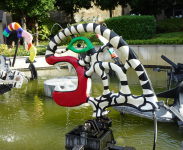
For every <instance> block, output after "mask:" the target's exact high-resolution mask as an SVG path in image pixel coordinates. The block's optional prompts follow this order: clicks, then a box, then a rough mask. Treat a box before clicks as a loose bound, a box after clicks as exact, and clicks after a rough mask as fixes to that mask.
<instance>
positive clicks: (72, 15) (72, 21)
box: [71, 12, 75, 24]
mask: <svg viewBox="0 0 183 150" xmlns="http://www.w3.org/2000/svg"><path fill="white" fill-rule="evenodd" d="M73 23H75V20H74V13H73V12H71V24H73Z"/></svg>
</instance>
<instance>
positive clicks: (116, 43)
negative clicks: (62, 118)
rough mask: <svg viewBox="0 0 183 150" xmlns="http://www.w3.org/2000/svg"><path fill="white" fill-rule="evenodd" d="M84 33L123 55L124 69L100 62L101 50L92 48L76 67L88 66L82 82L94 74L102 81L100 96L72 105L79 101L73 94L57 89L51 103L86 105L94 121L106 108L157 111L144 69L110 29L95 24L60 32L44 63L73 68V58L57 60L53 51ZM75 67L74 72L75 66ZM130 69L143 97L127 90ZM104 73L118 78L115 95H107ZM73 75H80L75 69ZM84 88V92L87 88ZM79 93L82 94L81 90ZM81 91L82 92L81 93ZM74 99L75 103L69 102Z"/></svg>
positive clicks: (47, 52) (153, 94)
mask: <svg viewBox="0 0 183 150" xmlns="http://www.w3.org/2000/svg"><path fill="white" fill-rule="evenodd" d="M83 32H94V33H96V34H99V35H102V36H103V37H105V38H106V39H107V40H108V41H109V43H110V44H111V45H112V46H113V47H114V48H117V49H118V50H120V51H121V52H122V53H123V54H124V55H125V57H126V62H125V64H124V66H123V67H119V66H118V65H116V64H114V63H111V62H102V61H101V60H102V59H101V54H102V52H103V50H102V48H101V49H100V50H99V51H97V52H96V51H95V50H94V48H91V49H90V50H88V51H87V52H86V57H85V59H84V60H77V63H78V65H79V67H81V66H85V65H86V64H89V65H90V68H89V70H87V71H81V72H82V73H83V75H84V77H85V78H88V77H90V76H91V75H92V74H93V73H94V72H95V73H97V74H98V75H99V76H100V77H101V79H102V83H103V87H104V90H103V93H102V95H101V96H99V97H97V98H93V97H90V96H88V95H86V96H83V97H84V100H81V102H80V103H79V102H78V103H77V104H76V103H75V102H74V101H80V100H78V99H79V98H78V99H77V98H76V97H75V96H74V95H73V94H72V93H71V92H72V91H70V92H64V91H59V88H55V91H54V93H53V99H54V100H55V99H57V100H56V101H57V104H60V105H62V106H69V107H72V106H75V105H79V104H82V103H85V102H87V103H89V104H90V105H91V106H92V108H93V111H94V113H93V117H100V116H103V115H106V114H107V111H106V108H107V107H111V106H122V105H125V106H130V107H134V108H136V109H138V110H140V111H155V110H156V109H157V108H158V105H157V104H156V102H157V101H158V100H157V97H156V95H155V93H154V90H153V88H152V85H151V82H150V80H149V77H148V75H147V73H146V71H145V68H144V66H143V65H142V64H141V62H140V61H139V59H138V57H137V56H136V54H135V53H134V51H133V50H132V49H131V48H130V47H129V45H128V44H127V43H126V42H125V41H124V40H123V39H122V38H121V37H120V36H119V35H117V34H116V33H114V32H113V31H111V30H110V29H108V28H106V27H104V26H101V25H99V24H95V23H86V24H79V25H75V26H71V27H68V28H66V29H64V30H62V31H61V32H60V33H58V34H57V35H55V36H54V38H53V39H52V40H51V41H50V43H49V45H48V47H47V50H46V54H45V58H46V61H47V62H48V63H49V64H50V65H53V64H57V63H59V62H61V61H68V62H70V63H71V64H72V62H71V61H70V60H72V59H73V60H74V59H76V58H74V57H70V56H64V57H60V58H56V57H55V56H54V54H55V51H56V50H57V45H58V44H59V43H60V42H61V41H62V40H63V39H64V38H66V37H68V36H72V35H75V34H80V33H83ZM67 50H68V49H65V50H63V51H62V52H63V53H64V52H66V51H67ZM73 60H72V61H73ZM74 67H75V68H76V65H75V66H74ZM130 67H132V68H133V69H134V70H135V71H136V73H137V75H138V78H139V81H140V84H141V86H142V90H143V94H142V95H140V96H135V95H133V94H132V93H131V91H130V88H129V86H128V81H127V77H126V72H127V70H128V68H130ZM80 69H81V68H80ZM105 69H111V70H113V71H115V72H116V73H117V74H118V77H119V80H120V84H121V88H120V91H119V92H118V93H111V92H110V91H109V87H108V85H109V83H108V78H107V75H106V73H105ZM76 71H77V73H79V71H78V69H77V68H76ZM80 76H81V75H80ZM80 80H84V79H83V78H79V83H78V88H83V87H82V86H81V84H80ZM79 86H80V87H79ZM84 88H86V86H85V87H84ZM77 90H78V89H77ZM77 90H76V91H77ZM76 91H75V92H76ZM80 91H82V90H81V89H80ZM83 91H85V90H84V89H83ZM84 94H85V93H84ZM64 96H65V97H67V99H64ZM73 97H74V99H73V100H72V98H73ZM61 101H62V102H61ZM63 101H64V102H63ZM72 102H73V103H74V104H73V105H72ZM67 103H69V105H67Z"/></svg>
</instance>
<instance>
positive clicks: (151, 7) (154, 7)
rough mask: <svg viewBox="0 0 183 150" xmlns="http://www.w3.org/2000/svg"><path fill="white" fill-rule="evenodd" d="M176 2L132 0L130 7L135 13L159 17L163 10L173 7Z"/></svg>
mask: <svg viewBox="0 0 183 150" xmlns="http://www.w3.org/2000/svg"><path fill="white" fill-rule="evenodd" d="M174 2H175V0H130V1H129V5H130V6H131V8H132V10H133V11H136V12H138V13H139V14H141V15H154V16H156V15H159V14H161V13H162V10H164V9H166V8H168V7H170V6H172V5H173V3H174Z"/></svg>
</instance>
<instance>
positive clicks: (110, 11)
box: [109, 10, 112, 18]
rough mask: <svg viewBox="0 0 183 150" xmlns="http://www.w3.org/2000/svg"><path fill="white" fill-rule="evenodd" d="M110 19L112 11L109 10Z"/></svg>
mask: <svg viewBox="0 0 183 150" xmlns="http://www.w3.org/2000/svg"><path fill="white" fill-rule="evenodd" d="M109 13H110V18H112V10H109Z"/></svg>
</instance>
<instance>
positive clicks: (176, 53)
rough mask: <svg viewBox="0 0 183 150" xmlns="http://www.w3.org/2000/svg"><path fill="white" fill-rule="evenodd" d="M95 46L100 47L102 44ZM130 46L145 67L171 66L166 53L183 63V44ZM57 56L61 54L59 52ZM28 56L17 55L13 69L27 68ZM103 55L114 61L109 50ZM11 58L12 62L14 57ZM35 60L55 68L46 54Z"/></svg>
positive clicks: (42, 65) (38, 65)
mask: <svg viewBox="0 0 183 150" xmlns="http://www.w3.org/2000/svg"><path fill="white" fill-rule="evenodd" d="M94 47H95V48H96V49H99V47H100V45H97V46H94ZM130 47H131V48H132V49H133V51H134V52H135V53H136V55H137V56H138V58H139V60H140V61H141V63H142V64H143V65H144V67H149V68H156V67H159V66H160V67H161V68H169V67H170V65H169V64H168V63H167V62H165V61H164V60H163V59H162V58H161V55H165V56H166V57H167V58H169V59H170V60H171V61H173V62H174V63H175V64H177V63H182V52H183V45H130ZM58 49H65V47H59V48H58ZM115 51H116V53H117V55H118V57H119V58H120V59H121V60H125V58H124V56H123V54H122V53H121V52H120V51H119V50H117V49H115ZM57 56H61V55H60V54H57ZM62 56H73V57H78V54H76V53H74V52H72V51H67V52H66V53H63V54H62ZM26 57H28V56H17V58H16V61H15V65H14V67H11V69H21V70H26V69H27V68H28V66H29V64H26V63H25V58H26ZM102 57H103V61H112V60H111V58H110V54H109V53H108V51H104V53H103V56H102ZM9 58H10V59H11V62H12V61H13V57H9ZM35 60H36V61H37V62H36V63H34V65H35V67H36V68H37V69H48V68H55V67H54V66H52V65H49V64H47V62H46V61H45V56H44V55H37V56H36V58H35Z"/></svg>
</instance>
